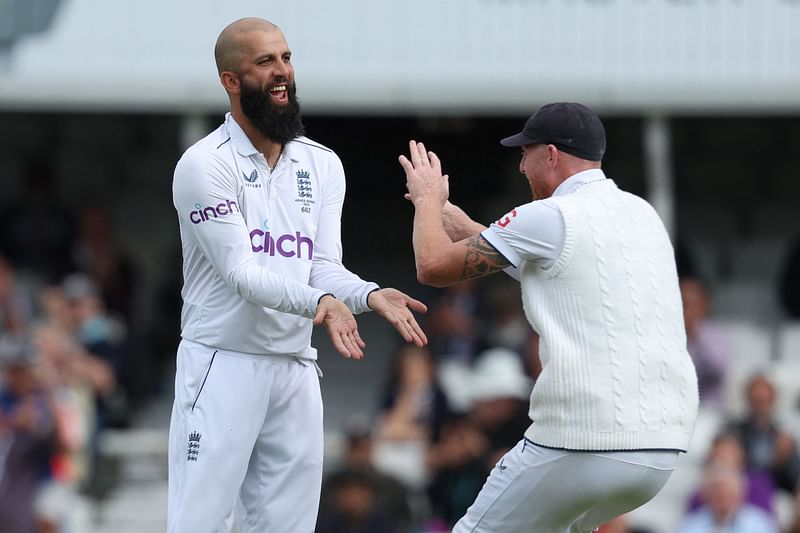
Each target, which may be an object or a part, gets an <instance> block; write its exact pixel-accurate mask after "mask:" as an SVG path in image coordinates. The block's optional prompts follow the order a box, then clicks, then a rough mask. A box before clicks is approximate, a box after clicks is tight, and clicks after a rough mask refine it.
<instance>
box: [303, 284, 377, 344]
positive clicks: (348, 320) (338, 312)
mask: <svg viewBox="0 0 800 533" xmlns="http://www.w3.org/2000/svg"><path fill="white" fill-rule="evenodd" d="M323 324H324V325H325V328H326V329H327V330H328V335H330V337H331V340H332V341H333V346H334V348H336V351H337V352H339V353H340V354H342V356H343V357H346V358H348V359H349V358H351V357H352V358H353V359H361V358H362V357H364V352H362V351H361V350H362V349H363V348H364V347H366V345H367V344H366V343H365V342H364V341H363V340H361V336H360V335H359V334H358V324H356V319H355V317H353V313H352V312H351V311H350V309H348V308H347V306H346V305H345V304H344V303H343V302H341V301H340V300H337V299H336V298H334V297H333V296H331V295H330V294H326V295H325V296H323V297H322V298H320V301H319V304H318V305H317V314H316V315H315V316H314V325H315V326H320V325H323Z"/></svg>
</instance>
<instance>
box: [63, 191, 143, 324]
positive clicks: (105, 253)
mask: <svg viewBox="0 0 800 533" xmlns="http://www.w3.org/2000/svg"><path fill="white" fill-rule="evenodd" d="M72 258H73V262H74V264H75V265H76V267H77V268H78V270H80V271H81V272H84V273H85V274H86V275H88V276H89V277H90V278H91V279H93V280H95V282H96V284H97V285H98V287H97V290H98V293H99V296H100V298H101V299H102V301H103V303H104V304H105V305H106V306H107V307H108V309H109V311H111V312H113V313H115V314H117V315H119V316H121V317H122V318H123V319H124V320H125V321H126V322H127V323H131V322H132V320H133V318H134V317H133V311H134V304H135V302H134V289H135V287H136V271H135V267H134V265H133V262H132V261H131V260H130V258H128V257H127V256H125V255H123V254H122V253H120V251H119V249H118V246H117V245H116V241H115V240H114V224H113V221H112V220H111V216H110V215H109V213H108V211H107V210H106V209H105V208H104V207H101V206H97V205H91V206H87V207H84V208H83V209H81V210H80V212H79V213H78V234H77V236H76V239H75V242H74V243H73V245H72Z"/></svg>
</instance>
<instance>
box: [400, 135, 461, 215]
mask: <svg viewBox="0 0 800 533" xmlns="http://www.w3.org/2000/svg"><path fill="white" fill-rule="evenodd" d="M408 147H409V157H406V156H404V155H401V156H400V157H399V158H398V160H399V161H400V166H402V167H403V170H405V172H406V188H408V194H407V195H406V198H407V199H408V200H411V201H412V202H414V204H416V203H417V202H419V201H428V200H430V201H434V202H438V203H439V204H440V205H444V203H445V202H446V201H447V196H448V194H449V184H448V177H447V176H445V175H442V164H441V162H440V161H439V158H438V157H437V156H436V154H435V153H433V152H428V151H426V150H425V145H424V144H422V143H418V142H416V141H409V142H408ZM409 158H410V159H409Z"/></svg>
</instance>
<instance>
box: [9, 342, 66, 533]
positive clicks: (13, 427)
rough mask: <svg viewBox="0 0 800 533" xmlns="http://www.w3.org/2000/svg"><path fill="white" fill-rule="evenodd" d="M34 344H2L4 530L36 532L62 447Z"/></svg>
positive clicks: (12, 532)
mask: <svg viewBox="0 0 800 533" xmlns="http://www.w3.org/2000/svg"><path fill="white" fill-rule="evenodd" d="M35 358H36V353H35V351H34V349H33V346H32V344H31V343H30V342H27V341H25V342H11V341H10V339H6V340H5V342H3V343H2V345H0V368H2V370H3V374H2V377H3V384H2V386H0V531H3V532H8V533H36V532H37V524H36V514H35V507H34V505H35V501H36V497H37V494H38V490H39V488H40V487H41V485H42V482H43V480H44V479H45V478H46V476H47V473H48V469H49V464H50V458H51V454H52V453H53V451H54V450H55V446H56V423H55V416H54V413H53V409H52V406H51V404H50V400H49V398H48V395H47V392H46V391H45V390H43V388H42V384H41V383H40V381H39V379H38V377H37V374H36V359H35Z"/></svg>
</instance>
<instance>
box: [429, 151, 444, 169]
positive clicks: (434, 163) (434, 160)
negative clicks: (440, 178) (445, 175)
mask: <svg viewBox="0 0 800 533" xmlns="http://www.w3.org/2000/svg"><path fill="white" fill-rule="evenodd" d="M426 158H427V159H428V160H429V161H430V163H431V167H433V170H435V171H436V172H437V173H438V174H441V173H442V162H441V161H439V157H438V156H437V155H436V154H434V153H433V152H428V153H427V154H426Z"/></svg>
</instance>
